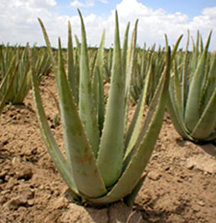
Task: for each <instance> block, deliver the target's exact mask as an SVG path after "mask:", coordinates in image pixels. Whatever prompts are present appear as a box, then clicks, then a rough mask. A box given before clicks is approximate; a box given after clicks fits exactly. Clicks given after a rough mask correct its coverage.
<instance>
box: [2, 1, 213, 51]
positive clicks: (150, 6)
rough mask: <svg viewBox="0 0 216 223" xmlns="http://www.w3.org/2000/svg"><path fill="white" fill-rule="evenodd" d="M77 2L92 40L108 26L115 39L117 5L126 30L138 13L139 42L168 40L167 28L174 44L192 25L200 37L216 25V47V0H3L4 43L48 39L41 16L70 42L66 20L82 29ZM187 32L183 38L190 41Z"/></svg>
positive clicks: (50, 28)
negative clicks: (38, 19) (166, 38)
mask: <svg viewBox="0 0 216 223" xmlns="http://www.w3.org/2000/svg"><path fill="white" fill-rule="evenodd" d="M77 8H79V9H80V10H81V12H82V14H83V16H84V21H85V24H86V30H87V38H88V39H87V40H88V44H89V45H94V46H95V45H97V44H98V43H99V40H100V36H101V33H102V30H103V29H104V28H105V30H106V45H107V46H110V45H111V44H112V42H113V31H114V10H115V9H117V10H118V13H119V22H120V29H121V36H122V35H123V33H124V28H125V26H126V24H127V22H128V21H130V22H131V30H132V26H133V24H134V21H135V20H136V19H139V25H138V44H139V45H143V43H144V42H146V43H147V45H148V46H151V45H152V44H154V43H156V44H158V45H159V44H160V45H163V44H164V34H165V33H166V34H167V35H168V39H169V41H170V43H171V44H173V43H174V42H175V41H176V40H177V38H178V37H179V36H180V35H181V34H184V35H186V33H187V29H189V30H190V34H191V36H193V37H195V35H196V32H197V30H199V31H200V33H201V34H202V36H203V38H204V40H205V39H206V37H207V35H208V33H209V32H210V30H213V36H212V43H211V46H210V48H211V50H215V49H216V41H215V40H216V0H179V1H174V0H117V1H110V0H0V43H2V42H3V43H5V44H6V43H8V42H9V43H10V44H16V43H18V44H22V45H25V44H26V42H29V43H30V44H34V43H37V44H38V45H44V40H43V37H42V34H41V30H40V26H39V24H38V21H37V17H40V18H41V19H42V20H43V22H44V24H45V26H46V27H47V30H48V34H49V36H50V39H51V42H52V45H53V46H56V45H57V38H58V37H59V36H60V37H61V39H62V43H63V45H66V43H67V21H68V20H70V21H71V24H72V30H73V33H74V34H76V35H78V36H79V35H80V21H79V18H78V13H77ZM185 39H186V37H184V38H183V40H182V43H181V44H182V46H184V44H185Z"/></svg>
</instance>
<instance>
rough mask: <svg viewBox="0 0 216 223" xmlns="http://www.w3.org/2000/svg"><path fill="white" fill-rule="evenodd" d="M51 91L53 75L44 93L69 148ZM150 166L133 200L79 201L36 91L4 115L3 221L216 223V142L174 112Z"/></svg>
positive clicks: (0, 140) (0, 159) (0, 143)
mask: <svg viewBox="0 0 216 223" xmlns="http://www.w3.org/2000/svg"><path fill="white" fill-rule="evenodd" d="M50 92H53V93H54V94H55V95H56V90H55V84H54V78H53V77H52V76H50V77H48V78H46V79H45V80H44V81H43V84H42V86H41V93H42V95H43V101H44V104H45V109H46V111H47V112H46V113H47V117H48V120H49V123H50V126H51V127H52V131H53V133H54V135H55V137H56V139H57V141H58V143H59V145H60V146H61V147H62V146H63V142H62V132H61V126H58V127H56V128H54V121H53V120H54V117H55V115H56V114H57V109H56V104H55V101H54V99H53V97H52V94H51V93H50ZM146 170H147V171H148V172H149V174H148V177H147V179H146V180H145V182H144V184H143V186H142V188H141V190H140V192H139V194H138V196H137V198H136V200H135V204H134V206H133V207H127V206H126V205H124V204H123V203H121V202H118V203H116V204H113V205H109V206H106V207H103V208H100V209H99V208H93V207H89V206H85V207H83V206H80V205H79V204H76V203H75V202H71V199H70V195H69V194H68V192H67V186H66V185H65V184H64V182H63V181H62V179H61V178H60V176H59V174H58V172H57V170H56V168H55V166H54V165H53V163H52V161H51V159H50V157H49V155H48V153H47V150H46V148H45V145H44V143H43V140H42V138H41V134H40V131H39V128H38V123H37V119H36V115H35V109H34V105H33V100H32V93H31V92H30V93H29V95H28V96H27V98H26V100H25V103H24V105H22V106H9V105H7V106H6V107H5V109H4V111H3V113H2V115H1V119H0V223H9V222H13V223H14V222H15V223H19V222H23V223H27V222H28V223H31V222H35V223H43V222H44V223H56V222H58V223H69V222H70V223H72V222H73V223H78V222H80V223H81V222H84V223H89V222H92V223H114V222H116V223H117V222H122V223H124V222H128V223H131V222H152V223H153V222H161V223H168V222H169V223H171V222H174V223H183V222H185V223H215V222H216V220H215V219H216V210H215V208H216V147H215V146H214V145H212V144H208V145H203V146H200V145H195V144H193V143H191V142H188V141H184V140H182V139H181V137H179V135H178V134H177V132H176V131H175V129H174V127H173V125H172V123H171V121H170V119H169V118H168V116H166V117H165V119H164V124H163V127H162V131H161V133H160V136H159V139H158V141H157V145H156V148H155V151H154V153H153V155H152V158H151V160H150V162H149V164H148V166H147V169H146Z"/></svg>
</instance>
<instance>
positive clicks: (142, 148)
mask: <svg viewBox="0 0 216 223" xmlns="http://www.w3.org/2000/svg"><path fill="white" fill-rule="evenodd" d="M167 60H168V61H167V67H166V70H165V72H164V73H163V75H162V77H161V79H160V82H159V84H158V87H157V89H156V92H155V95H154V97H153V99H152V102H151V105H150V108H149V112H148V114H147V117H146V121H145V123H144V126H143V132H142V134H141V135H140V136H141V138H140V139H138V142H137V148H136V149H135V152H134V154H133V156H132V158H131V161H130V162H129V164H128V166H127V167H126V169H125V171H124V172H123V174H122V176H121V177H120V178H119V180H118V182H117V183H116V184H115V186H114V187H113V188H112V190H111V191H110V192H109V193H108V194H107V195H106V196H104V197H101V198H98V199H93V202H95V203H99V204H100V203H103V204H104V203H110V202H115V201H117V200H119V199H121V198H122V197H126V196H127V195H129V194H130V193H132V192H133V190H134V188H135V187H136V186H137V185H138V183H139V181H140V179H141V178H142V174H143V171H144V169H145V167H146V165H147V163H148V161H149V159H150V157H151V154H152V151H153V148H154V145H155V143H156V140H157V137H158V135H159V132H160V129H161V126H162V122H163V116H164V110H165V105H166V100H167V96H168V83H169V70H170V52H168V53H167Z"/></svg>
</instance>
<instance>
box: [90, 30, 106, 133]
mask: <svg viewBox="0 0 216 223" xmlns="http://www.w3.org/2000/svg"><path fill="white" fill-rule="evenodd" d="M104 42H105V31H103V33H102V37H101V42H100V45H99V48H98V50H97V56H96V61H95V66H94V70H93V83H92V86H93V87H92V90H93V95H94V101H95V107H96V112H97V120H98V127H99V132H100V134H101V133H102V129H103V123H104V113H105V104H104V83H103V81H104Z"/></svg>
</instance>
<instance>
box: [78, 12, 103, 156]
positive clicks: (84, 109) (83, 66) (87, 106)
mask: <svg viewBox="0 0 216 223" xmlns="http://www.w3.org/2000/svg"><path fill="white" fill-rule="evenodd" d="M78 12H79V16H80V20H81V30H82V44H81V55H80V79H79V113H80V118H81V120H82V123H83V125H84V129H85V133H86V135H87V137H88V140H89V143H90V145H91V147H92V149H93V152H94V155H95V157H96V156H97V152H98V148H99V129H98V123H97V116H96V109H95V107H94V103H93V92H92V89H91V78H90V73H89V67H88V66H89V65H88V54H87V44H86V34H85V27H84V22H83V18H82V15H81V12H80V11H79V10H78Z"/></svg>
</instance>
